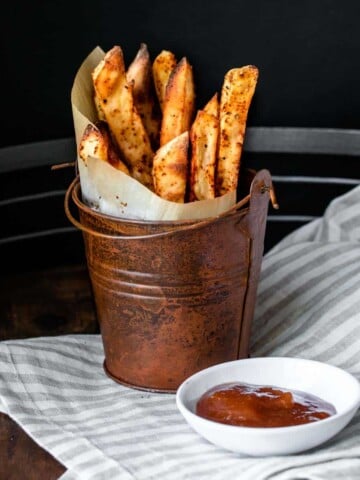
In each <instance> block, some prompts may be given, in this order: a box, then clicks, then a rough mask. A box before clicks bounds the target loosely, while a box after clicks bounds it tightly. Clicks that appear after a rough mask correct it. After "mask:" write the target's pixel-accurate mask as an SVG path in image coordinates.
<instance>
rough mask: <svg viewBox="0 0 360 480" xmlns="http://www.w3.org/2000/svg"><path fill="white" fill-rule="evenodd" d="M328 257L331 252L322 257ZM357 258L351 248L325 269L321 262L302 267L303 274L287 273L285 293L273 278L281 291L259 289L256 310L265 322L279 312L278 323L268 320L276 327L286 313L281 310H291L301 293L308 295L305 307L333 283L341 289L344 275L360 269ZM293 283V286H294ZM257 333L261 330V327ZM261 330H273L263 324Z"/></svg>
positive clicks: (303, 307)
mask: <svg viewBox="0 0 360 480" xmlns="http://www.w3.org/2000/svg"><path fill="white" fill-rule="evenodd" d="M332 256H333V252H330V258H331V257H332ZM348 257H350V258H348ZM326 259H328V255H326V256H325V257H323V261H324V262H325V260H326ZM355 259H356V257H355V258H354V255H353V254H352V252H350V253H348V252H346V251H345V252H344V253H343V255H342V256H340V255H339V254H338V255H337V258H336V261H337V263H336V264H335V265H332V264H330V265H327V270H326V271H324V267H322V268H321V266H320V269H319V268H316V269H315V268H313V269H312V270H308V269H306V268H305V269H304V271H303V276H300V274H299V275H287V274H286V275H285V276H284V277H282V280H281V281H282V282H284V283H285V285H286V289H287V293H286V296H284V295H281V289H280V288H279V284H278V283H276V282H274V284H273V287H274V288H275V289H278V291H279V294H278V295H274V294H273V295H271V290H272V289H271V287H270V288H268V289H267V290H265V291H261V292H259V297H258V304H257V314H258V315H260V316H262V322H263V323H266V319H269V320H271V319H272V318H273V317H274V314H275V313H276V315H277V316H278V317H279V318H278V319H277V323H275V320H274V321H272V322H270V321H269V322H268V323H269V326H270V328H271V327H272V330H274V328H276V327H277V326H278V323H279V322H280V321H283V317H281V315H280V312H282V311H285V310H286V309H287V310H289V309H290V307H292V306H293V304H294V303H295V305H296V303H297V301H298V298H300V295H301V294H305V297H303V298H302V304H301V307H302V310H305V309H306V308H308V307H309V306H310V305H311V304H313V303H314V301H316V299H315V297H316V298H317V297H318V296H321V295H322V292H323V291H325V290H326V291H328V289H329V288H330V287H332V288H334V287H336V289H337V291H338V292H340V291H341V288H342V285H343V283H344V279H345V278H347V277H348V276H349V275H352V274H354V273H356V272H357V270H358V269H359V266H358V265H356V263H354V260H355ZM322 265H323V264H322ZM340 267H341V268H340ZM315 271H316V272H317V275H315V273H314V272H315ZM339 272H340V274H339ZM330 274H333V275H330ZM290 287H292V289H291V290H290ZM280 296H281V300H279V299H278V297H280ZM305 298H306V299H307V300H306V303H305V304H304V303H303V302H304V299H305ZM314 299H315V300H314ZM263 310H266V312H265V313H262V312H263ZM293 313H294V312H293ZM297 313H300V312H297ZM258 333H260V331H258ZM261 333H262V335H265V334H268V333H270V330H268V329H264V328H263V329H262V330H261ZM262 335H261V336H262ZM261 336H260V337H259V339H258V341H261Z"/></svg>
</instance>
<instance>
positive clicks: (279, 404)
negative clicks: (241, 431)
mask: <svg viewBox="0 0 360 480" xmlns="http://www.w3.org/2000/svg"><path fill="white" fill-rule="evenodd" d="M196 413H197V415H199V416H201V417H204V418H207V419H208V420H213V421H214V422H220V423H227V424H229V425H238V426H242V427H288V426H291V425H300V424H303V423H310V422H316V421H318V420H322V419H324V418H327V417H330V416H331V415H334V414H335V413H336V410H335V408H334V406H333V405H331V404H330V403H327V402H325V401H324V400H322V399H321V398H319V397H316V396H314V395H311V394H309V393H305V392H300V391H296V390H286V389H283V388H279V387H275V386H265V385H264V386H263V385H251V384H247V383H223V384H221V385H218V386H216V387H214V388H211V389H210V390H208V391H207V392H205V393H204V394H203V395H202V396H201V397H200V399H199V400H198V402H197V404H196Z"/></svg>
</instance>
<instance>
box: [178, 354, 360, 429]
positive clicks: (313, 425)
mask: <svg viewBox="0 0 360 480" xmlns="http://www.w3.org/2000/svg"><path fill="white" fill-rule="evenodd" d="M265 360H266V361H269V360H270V361H271V360H275V361H289V362H305V363H309V364H318V365H322V366H326V367H329V368H330V369H334V370H336V371H338V372H340V373H341V374H342V375H344V376H345V377H347V378H348V379H349V380H350V381H351V382H353V384H354V386H355V387H356V390H357V391H356V392H355V395H354V400H353V401H352V403H351V405H349V406H348V407H347V408H345V409H344V410H343V411H341V412H338V411H336V413H335V414H333V415H331V416H330V417H327V418H324V419H322V420H321V421H318V422H309V423H304V424H300V425H290V426H287V427H245V426H240V425H229V424H226V423H221V422H216V421H214V420H209V419H207V418H204V417H201V416H200V415H197V414H196V413H195V412H193V411H192V410H190V409H189V408H188V407H187V406H186V405H185V403H184V401H183V395H184V391H185V390H186V388H188V384H189V383H191V382H194V381H196V380H197V379H198V378H201V377H202V376H203V375H205V374H206V373H207V372H209V371H215V370H221V369H222V368H225V367H226V366H229V365H231V364H233V365H234V364H237V363H239V362H241V363H245V362H252V363H253V362H255V361H259V362H260V361H265ZM280 388H281V387H280ZM324 400H325V401H326V399H324ZM176 405H177V407H178V409H179V410H180V412H181V413H182V414H183V415H184V416H185V415H187V416H189V417H190V418H193V419H194V420H195V421H196V422H197V423H199V422H200V424H203V425H204V426H206V425H208V426H212V427H214V428H217V429H220V430H223V431H224V432H225V431H227V432H238V433H242V432H243V433H244V434H247V435H265V436H271V435H274V433H284V434H286V433H288V434H291V433H293V432H301V431H305V430H309V429H310V430H312V429H318V428H325V426H326V425H328V424H330V423H335V422H337V421H338V420H339V419H341V418H344V417H346V416H347V415H349V414H351V413H355V412H356V410H357V409H358V408H359V407H360V382H359V380H358V379H357V378H356V377H355V376H354V375H353V374H351V373H350V372H348V371H346V370H344V369H342V368H340V367H337V366H335V365H332V364H330V363H326V362H321V361H319V360H311V359H307V358H301V357H286V356H284V357H281V356H274V357H251V358H244V359H238V360H231V361H228V362H222V363H218V364H216V365H213V366H211V367H207V368H205V369H203V370H200V371H199V372H197V373H194V374H193V375H191V376H189V377H188V378H187V379H185V380H184V381H183V382H182V383H181V385H180V386H179V387H178V389H177V391H176ZM319 426H320V427H319Z"/></svg>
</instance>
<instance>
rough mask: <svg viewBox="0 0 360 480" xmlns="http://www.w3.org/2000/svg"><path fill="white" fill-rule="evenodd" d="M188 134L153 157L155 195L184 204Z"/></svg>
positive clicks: (172, 141) (170, 143)
mask: <svg viewBox="0 0 360 480" xmlns="http://www.w3.org/2000/svg"><path fill="white" fill-rule="evenodd" d="M188 146H189V132H184V133H182V134H181V135H179V136H178V137H175V138H173V139H172V140H170V142H168V143H167V144H165V145H163V146H162V147H160V148H159V150H158V151H157V152H156V154H155V156H154V162H153V177H154V188H155V193H156V194H157V195H159V197H161V198H164V199H166V200H170V201H172V202H178V203H184V201H185V194H186V183H187V182H186V179H187V170H188Z"/></svg>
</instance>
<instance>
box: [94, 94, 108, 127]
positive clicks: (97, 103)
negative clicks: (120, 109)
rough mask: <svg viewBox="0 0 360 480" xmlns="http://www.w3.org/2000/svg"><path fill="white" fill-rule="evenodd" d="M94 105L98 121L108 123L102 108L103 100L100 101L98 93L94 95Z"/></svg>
mask: <svg viewBox="0 0 360 480" xmlns="http://www.w3.org/2000/svg"><path fill="white" fill-rule="evenodd" d="M94 104H95V107H96V111H97V115H98V119H99V120H100V121H101V122H106V118H105V115H104V111H103V109H102V106H101V100H100V98H99V97H98V96H97V95H96V93H95V94H94Z"/></svg>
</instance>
